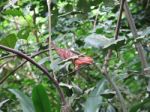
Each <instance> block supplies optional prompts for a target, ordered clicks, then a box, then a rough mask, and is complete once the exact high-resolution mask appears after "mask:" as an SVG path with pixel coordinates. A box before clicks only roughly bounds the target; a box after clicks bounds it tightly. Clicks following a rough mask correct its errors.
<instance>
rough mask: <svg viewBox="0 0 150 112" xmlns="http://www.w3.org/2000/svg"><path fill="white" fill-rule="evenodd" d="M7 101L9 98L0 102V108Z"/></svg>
mask: <svg viewBox="0 0 150 112" xmlns="http://www.w3.org/2000/svg"><path fill="white" fill-rule="evenodd" d="M7 101H9V99H7V100H4V101H2V102H0V108H1V107H2V106H3V105H4V104H5V103H6V102H7Z"/></svg>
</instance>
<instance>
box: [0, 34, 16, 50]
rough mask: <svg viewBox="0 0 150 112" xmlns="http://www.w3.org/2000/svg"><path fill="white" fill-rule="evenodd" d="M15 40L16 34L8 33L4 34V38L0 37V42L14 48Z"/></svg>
mask: <svg viewBox="0 0 150 112" xmlns="http://www.w3.org/2000/svg"><path fill="white" fill-rule="evenodd" d="M16 41H17V37H16V35H15V34H9V35H8V36H6V37H5V38H2V39H1V40H0V44H1V45H5V46H7V47H11V48H14V47H15V45H16Z"/></svg>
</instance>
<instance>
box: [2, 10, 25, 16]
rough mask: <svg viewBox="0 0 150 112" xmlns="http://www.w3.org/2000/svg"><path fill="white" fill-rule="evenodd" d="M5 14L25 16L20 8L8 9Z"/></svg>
mask: <svg viewBox="0 0 150 112" xmlns="http://www.w3.org/2000/svg"><path fill="white" fill-rule="evenodd" d="M3 13H4V14H5V15H11V16H23V13H22V11H20V10H18V9H8V10H6V11H4V12H3Z"/></svg>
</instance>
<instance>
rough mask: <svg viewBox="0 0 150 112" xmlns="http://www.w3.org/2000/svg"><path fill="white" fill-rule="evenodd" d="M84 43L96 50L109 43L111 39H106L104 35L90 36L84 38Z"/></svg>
mask: <svg viewBox="0 0 150 112" xmlns="http://www.w3.org/2000/svg"><path fill="white" fill-rule="evenodd" d="M85 43H87V44H89V45H91V46H93V47H96V48H103V47H104V45H108V44H109V43H111V39H109V38H106V37H105V36H104V35H98V34H91V35H89V36H87V37H86V38H85Z"/></svg>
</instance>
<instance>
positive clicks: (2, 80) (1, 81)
mask: <svg viewBox="0 0 150 112" xmlns="http://www.w3.org/2000/svg"><path fill="white" fill-rule="evenodd" d="M46 51H48V49H46V50H43V51H40V52H37V53H35V54H33V55H32V56H31V58H34V57H35V56H37V55H39V54H41V53H44V52H46ZM15 56H16V55H15ZM26 62H28V61H27V60H25V61H23V62H22V63H21V64H20V65H18V66H17V67H16V68H15V69H14V70H13V71H11V72H10V73H9V74H8V75H5V76H4V77H3V78H2V79H1V80H0V84H2V83H3V82H4V81H5V80H6V79H7V78H8V77H9V76H11V75H13V74H14V73H15V72H16V71H17V70H18V69H19V68H21V67H22V66H23V65H24V64H25V63H26Z"/></svg>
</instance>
